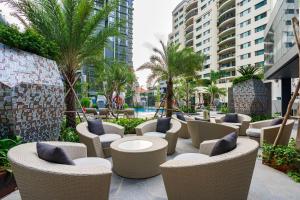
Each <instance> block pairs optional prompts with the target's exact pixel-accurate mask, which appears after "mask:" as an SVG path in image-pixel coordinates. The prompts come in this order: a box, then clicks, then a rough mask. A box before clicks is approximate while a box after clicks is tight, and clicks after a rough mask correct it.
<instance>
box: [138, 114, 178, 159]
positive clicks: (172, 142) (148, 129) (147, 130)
mask: <svg viewBox="0 0 300 200" xmlns="http://www.w3.org/2000/svg"><path fill="white" fill-rule="evenodd" d="M156 124H157V119H154V120H150V121H147V122H144V123H142V124H140V125H139V126H137V127H136V128H135V131H136V134H137V135H147V136H155V137H160V138H164V139H165V140H167V141H168V151H167V153H168V155H170V154H173V153H175V149H176V145H177V139H178V133H179V130H180V128H181V124H180V123H179V122H178V121H177V120H174V119H172V120H171V129H170V130H168V131H167V132H166V133H158V132H156Z"/></svg>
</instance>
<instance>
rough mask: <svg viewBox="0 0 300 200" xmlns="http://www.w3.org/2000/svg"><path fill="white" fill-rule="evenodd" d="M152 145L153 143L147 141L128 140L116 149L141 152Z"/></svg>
mask: <svg viewBox="0 0 300 200" xmlns="http://www.w3.org/2000/svg"><path fill="white" fill-rule="evenodd" d="M152 145H153V143H152V142H150V141H147V140H129V141H125V142H122V143H120V144H119V145H118V147H119V148H120V149H123V150H142V149H147V148H149V147H151V146H152Z"/></svg>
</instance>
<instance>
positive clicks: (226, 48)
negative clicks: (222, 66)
mask: <svg viewBox="0 0 300 200" xmlns="http://www.w3.org/2000/svg"><path fill="white" fill-rule="evenodd" d="M234 50H235V43H232V44H228V45H224V46H223V47H220V48H219V50H218V54H224V53H227V52H230V51H234Z"/></svg>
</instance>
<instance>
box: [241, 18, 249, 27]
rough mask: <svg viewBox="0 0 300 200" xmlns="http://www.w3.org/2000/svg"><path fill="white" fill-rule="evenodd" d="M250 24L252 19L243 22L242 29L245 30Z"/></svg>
mask: <svg viewBox="0 0 300 200" xmlns="http://www.w3.org/2000/svg"><path fill="white" fill-rule="evenodd" d="M249 24H251V19H248V20H246V21H243V22H241V23H240V27H241V28H243V27H245V26H247V25H249Z"/></svg>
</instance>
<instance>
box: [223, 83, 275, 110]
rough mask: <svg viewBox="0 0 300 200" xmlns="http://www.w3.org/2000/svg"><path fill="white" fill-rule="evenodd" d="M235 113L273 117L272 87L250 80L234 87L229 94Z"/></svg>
mask: <svg viewBox="0 0 300 200" xmlns="http://www.w3.org/2000/svg"><path fill="white" fill-rule="evenodd" d="M229 95H231V97H229V99H232V102H233V103H232V105H230V106H231V107H233V109H234V112H236V113H241V114H246V115H253V114H254V115H271V87H270V85H268V84H264V83H263V82H262V81H261V80H257V79H250V80H247V81H244V82H242V83H238V84H236V85H234V86H233V88H232V91H231V92H230V93H229Z"/></svg>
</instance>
